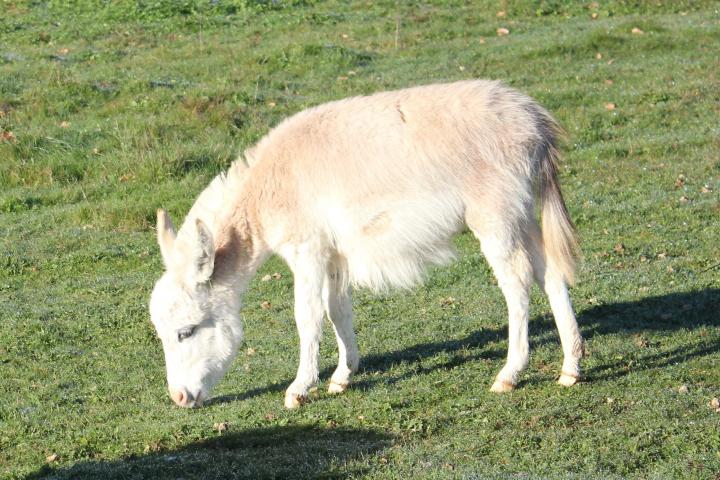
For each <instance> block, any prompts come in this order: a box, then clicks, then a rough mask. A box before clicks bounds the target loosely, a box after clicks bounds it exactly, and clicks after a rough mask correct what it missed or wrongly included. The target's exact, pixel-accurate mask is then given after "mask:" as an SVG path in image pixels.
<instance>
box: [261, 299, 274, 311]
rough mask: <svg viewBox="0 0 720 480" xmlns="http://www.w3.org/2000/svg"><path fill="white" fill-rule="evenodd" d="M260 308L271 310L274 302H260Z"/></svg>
mask: <svg viewBox="0 0 720 480" xmlns="http://www.w3.org/2000/svg"><path fill="white" fill-rule="evenodd" d="M260 308H262V309H263V310H269V309H270V308H272V304H271V303H270V302H268V301H267V300H265V301H264V302H262V303H261V304H260Z"/></svg>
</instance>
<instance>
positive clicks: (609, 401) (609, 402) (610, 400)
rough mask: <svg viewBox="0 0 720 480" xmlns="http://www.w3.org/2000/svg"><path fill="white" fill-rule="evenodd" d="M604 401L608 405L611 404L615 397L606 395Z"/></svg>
mask: <svg viewBox="0 0 720 480" xmlns="http://www.w3.org/2000/svg"><path fill="white" fill-rule="evenodd" d="M605 401H606V402H607V404H608V405H612V404H613V403H615V399H614V398H612V397H607V398H606V399H605Z"/></svg>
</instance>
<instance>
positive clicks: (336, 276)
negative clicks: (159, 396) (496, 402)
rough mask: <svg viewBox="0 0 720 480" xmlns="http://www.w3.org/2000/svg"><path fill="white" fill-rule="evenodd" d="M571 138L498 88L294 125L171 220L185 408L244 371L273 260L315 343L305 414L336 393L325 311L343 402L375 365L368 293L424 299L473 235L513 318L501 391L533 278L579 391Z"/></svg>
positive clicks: (328, 114)
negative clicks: (321, 368)
mask: <svg viewBox="0 0 720 480" xmlns="http://www.w3.org/2000/svg"><path fill="white" fill-rule="evenodd" d="M558 134H559V127H558V125H557V123H556V122H555V121H554V120H553V118H552V116H551V115H550V114H549V113H548V112H547V111H546V110H544V109H543V108H542V107H540V106H539V105H538V104H537V103H535V102H534V101H533V100H531V99H530V98H528V97H527V96H525V95H523V94H521V93H519V92H517V91H514V90H512V89H510V88H508V87H505V86H504V85H502V84H501V83H498V82H489V81H464V82H458V83H451V84H443V85H428V86H422V87H416V88H410V89H406V90H400V91H395V92H384V93H378V94H375V95H371V96H367V97H356V98H349V99H346V100H341V101H336V102H331V103H327V104H324V105H321V106H319V107H315V108H311V109H308V110H305V111H303V112H300V113H298V114H296V115H294V116H292V117H290V118H289V119H287V120H285V121H284V122H282V123H281V124H280V125H279V126H277V127H276V128H275V129H274V130H272V131H271V132H270V133H269V134H268V135H267V136H266V137H264V138H263V139H262V140H260V142H259V143H258V144H257V145H256V146H254V147H252V148H250V149H249V150H247V151H245V153H244V160H245V161H243V160H242V159H239V160H237V161H236V162H235V163H234V164H233V165H232V166H231V167H230V169H229V171H228V172H227V173H226V174H221V175H218V176H217V177H216V178H215V179H214V180H213V181H212V183H211V184H210V185H209V186H208V187H207V188H206V189H205V191H204V192H203V193H202V194H201V195H200V197H199V198H198V199H197V201H196V202H195V205H194V206H193V207H192V209H191V210H190V213H189V214H188V216H187V218H186V219H185V223H184V224H183V226H182V228H180V231H179V232H178V233H177V234H176V232H175V229H174V227H173V225H172V223H171V221H170V218H169V217H168V215H167V213H166V212H165V211H164V210H160V211H158V225H157V233H158V241H159V243H160V250H161V252H162V257H163V260H164V263H165V267H166V268H167V272H166V273H165V274H164V275H163V276H162V278H160V280H159V281H158V282H157V284H156V285H155V289H154V291H153V294H152V299H151V302H150V313H151V317H152V322H153V324H154V325H155V328H156V329H157V332H158V335H159V337H160V338H161V340H162V343H163V348H164V351H165V362H166V364H167V380H168V386H169V389H170V395H171V397H172V399H173V400H174V401H175V403H176V404H178V405H180V406H183V407H192V406H199V405H201V404H202V402H203V400H205V399H206V398H207V397H208V395H209V394H210V391H211V389H212V387H213V386H215V384H217V382H218V381H219V380H220V379H221V378H222V376H223V374H224V373H225V371H226V370H227V369H228V368H229V366H230V364H231V363H232V360H233V358H234V357H235V355H236V352H237V349H238V345H239V344H240V342H241V340H242V332H243V330H242V325H241V321H240V319H239V309H240V305H241V299H240V297H241V295H242V293H243V292H244V291H245V290H246V288H247V286H248V283H249V282H250V280H251V278H252V277H253V275H254V274H255V272H256V271H257V269H258V267H259V266H260V265H261V264H262V263H263V262H264V261H265V260H266V259H267V258H268V256H269V255H271V254H272V253H275V254H278V255H280V256H281V257H282V258H283V259H284V260H285V261H286V262H287V264H288V265H289V267H290V268H291V269H292V272H293V274H294V279H295V320H296V322H297V328H298V332H299V335H300V364H299V367H298V371H297V376H296V378H295V380H294V381H293V382H292V384H291V385H290V387H289V388H288V389H287V392H286V394H285V406H286V407H287V408H295V407H297V406H298V405H300V404H302V403H303V402H304V401H305V400H306V398H307V394H308V389H310V388H311V387H312V386H313V385H314V384H315V383H316V382H317V381H318V345H319V342H320V335H321V330H322V323H323V317H324V316H327V318H328V319H329V320H330V322H332V325H333V327H334V329H335V334H336V336H337V342H338V350H339V362H338V366H337V369H336V370H335V372H334V373H333V375H332V378H331V379H330V384H329V388H328V390H329V391H330V392H332V393H339V392H342V391H344V390H345V389H346V388H347V387H348V385H349V383H350V377H351V375H352V374H353V373H354V372H355V371H356V370H357V369H358V364H359V354H358V349H357V345H356V343H355V334H354V332H353V326H352V306H351V303H350V286H351V285H354V286H364V287H369V288H371V289H374V290H380V289H384V288H388V287H401V288H410V287H411V286H413V285H415V284H416V283H417V282H418V281H420V280H421V279H422V277H423V274H424V272H425V266H426V265H427V264H444V263H446V262H448V261H450V260H452V259H453V257H454V250H453V248H452V245H451V237H452V236H453V234H455V233H457V232H458V231H459V230H461V229H462V228H463V225H467V226H468V227H469V228H470V229H471V230H472V232H473V233H474V234H475V236H476V237H477V238H478V240H480V244H481V248H482V251H483V253H484V255H485V257H486V258H487V260H488V262H489V263H490V265H491V266H492V269H493V271H494V273H495V276H496V277H497V280H498V283H499V285H500V288H501V289H502V292H503V294H504V295H505V299H506V301H507V306H508V313H509V335H508V337H509V350H508V357H507V363H506V364H505V366H504V367H503V368H502V370H500V372H499V373H498V375H497V378H496V380H495V382H494V383H493V385H492V387H491V390H492V391H494V392H504V391H507V390H511V389H512V388H513V387H514V386H515V385H516V384H517V380H518V375H519V374H520V372H521V371H522V370H523V369H524V368H525V367H526V366H527V363H528V355H529V346H528V308H529V291H530V287H531V285H532V282H533V278H534V279H535V280H536V281H537V282H538V283H539V284H540V286H541V287H542V288H543V289H544V291H545V293H546V294H547V295H548V297H549V300H550V304H551V307H552V311H553V314H554V316H555V321H556V323H557V327H558V329H559V331H560V338H561V341H562V347H563V353H564V361H563V366H562V370H561V374H560V379H559V383H561V384H562V385H566V386H570V385H573V384H575V383H576V382H577V381H578V379H579V377H580V368H579V360H580V358H581V356H582V353H583V342H582V337H581V336H580V332H579V330H578V326H577V322H576V320H575V315H574V313H573V309H572V304H571V301H570V297H569V295H568V290H567V283H568V282H571V281H572V278H573V271H574V267H575V255H576V252H577V244H576V240H575V233H574V229H573V226H572V223H571V221H570V219H569V217H568V212H567V209H566V207H565V204H564V202H563V198H562V195H561V193H560V188H559V185H558V180H557V163H556V162H557V160H558V151H557V146H556V144H557V137H558ZM245 162H247V163H245ZM536 195H537V197H538V198H539V201H540V204H541V215H542V231H541V229H540V226H539V225H538V222H537V220H536V216H535V197H536Z"/></svg>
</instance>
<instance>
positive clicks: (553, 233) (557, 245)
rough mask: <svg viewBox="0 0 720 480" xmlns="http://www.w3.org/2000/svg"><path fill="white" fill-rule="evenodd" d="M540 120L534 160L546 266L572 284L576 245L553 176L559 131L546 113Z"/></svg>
mask: <svg viewBox="0 0 720 480" xmlns="http://www.w3.org/2000/svg"><path fill="white" fill-rule="evenodd" d="M543 120H545V122H547V123H546V124H545V126H546V127H547V128H544V129H541V134H542V135H543V138H542V140H541V144H542V148H541V149H540V150H539V152H538V153H540V155H539V158H538V160H539V162H540V165H539V167H540V170H539V171H540V202H541V204H542V239H543V245H544V249H545V258H546V262H547V263H548V266H549V267H551V268H552V269H553V270H555V271H556V272H558V273H560V274H561V275H563V277H564V278H565V281H566V282H567V283H568V284H571V285H572V284H573V282H574V280H575V267H576V262H577V258H578V255H579V253H580V248H579V245H578V240H577V235H576V233H575V226H574V225H573V223H572V220H570V215H569V214H568V210H567V207H566V206H565V201H564V200H563V196H562V192H561V191H560V183H559V182H558V178H557V169H558V160H559V159H560V152H559V151H558V149H557V146H556V143H557V138H558V137H559V136H560V135H562V130H561V129H560V127H559V126H558V124H557V123H556V122H555V121H554V120H553V119H552V117H549V115H548V116H547V117H546V118H545V119H543Z"/></svg>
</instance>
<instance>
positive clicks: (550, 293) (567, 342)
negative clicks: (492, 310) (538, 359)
mask: <svg viewBox="0 0 720 480" xmlns="http://www.w3.org/2000/svg"><path fill="white" fill-rule="evenodd" d="M530 233H531V235H530V237H531V241H532V248H533V250H532V262H533V271H534V276H535V280H536V281H537V283H538V285H540V288H542V289H543V291H544V292H545V295H547V297H548V300H549V302H550V308H551V309H552V312H553V316H554V317H555V325H556V326H557V329H558V332H559V333H560V342H561V343H562V349H563V357H564V359H563V366H562V370H560V378H559V380H558V383H559V384H561V385H564V386H566V387H570V386H573V385H575V384H576V383H577V382H578V380H580V359H581V358H582V356H583V354H584V344H583V339H582V335H581V334H580V329H579V328H578V323H577V320H576V319H575V313H574V312H573V307H572V301H571V300H570V294H569V292H568V288H567V284H566V283H565V279H564V278H563V275H562V273H560V272H559V271H558V270H557V269H555V268H554V267H553V266H552V264H549V263H547V262H546V259H545V255H544V254H543V242H542V234H541V233H540V228H539V227H538V226H537V224H535V225H534V227H533V228H532V229H531V230H530Z"/></svg>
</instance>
